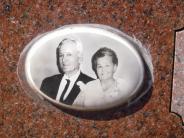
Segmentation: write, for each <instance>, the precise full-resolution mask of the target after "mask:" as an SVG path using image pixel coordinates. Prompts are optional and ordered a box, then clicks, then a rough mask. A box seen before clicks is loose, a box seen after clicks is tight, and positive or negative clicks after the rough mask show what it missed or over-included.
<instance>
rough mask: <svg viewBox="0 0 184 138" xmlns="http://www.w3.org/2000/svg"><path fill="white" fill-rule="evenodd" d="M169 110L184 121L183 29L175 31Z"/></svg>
mask: <svg viewBox="0 0 184 138" xmlns="http://www.w3.org/2000/svg"><path fill="white" fill-rule="evenodd" d="M171 111H172V112H174V113H176V114H178V115H179V116H181V117H182V120H183V123H184V29H181V30H178V31H176V38H175V58H174V74H173V87H172V101H171Z"/></svg>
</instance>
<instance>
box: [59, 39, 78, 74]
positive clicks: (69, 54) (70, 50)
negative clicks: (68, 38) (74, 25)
mask: <svg viewBox="0 0 184 138" xmlns="http://www.w3.org/2000/svg"><path fill="white" fill-rule="evenodd" d="M59 63H60V66H61V68H62V70H63V72H64V73H65V74H68V75H72V74H75V72H77V71H78V70H79V66H80V57H79V52H78V51H77V48H76V46H75V44H74V43H72V42H68V43H64V44H63V45H62V47H61V48H60V50H59Z"/></svg>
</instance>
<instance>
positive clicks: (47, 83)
mask: <svg viewBox="0 0 184 138" xmlns="http://www.w3.org/2000/svg"><path fill="white" fill-rule="evenodd" d="M63 75H64V74H58V75H54V76H51V77H48V78H45V79H44V80H43V81H42V84H41V88H40V90H41V91H42V92H44V93H45V94H46V95H47V96H49V97H51V98H53V99H56V96H57V93H58V90H59V85H60V82H61V80H62V78H63ZM92 80H94V79H93V78H91V77H89V76H87V75H85V74H83V73H82V72H81V73H80V75H79V77H78V78H77V80H76V82H75V83H74V86H73V88H72V90H71V91H70V93H69V95H68V96H67V98H66V99H65V100H64V101H60V102H62V103H65V104H68V105H72V104H73V102H74V100H75V99H76V97H77V95H78V94H79V93H80V88H79V86H78V85H77V84H76V83H77V82H78V81H82V82H83V83H85V84H86V83H87V82H89V81H92Z"/></svg>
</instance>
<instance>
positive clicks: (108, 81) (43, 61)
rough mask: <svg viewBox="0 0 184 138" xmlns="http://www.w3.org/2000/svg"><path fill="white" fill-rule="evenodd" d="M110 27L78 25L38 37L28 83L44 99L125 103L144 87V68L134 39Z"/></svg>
mask: <svg viewBox="0 0 184 138" xmlns="http://www.w3.org/2000/svg"><path fill="white" fill-rule="evenodd" d="M110 29H111V28H110ZM110 29H109V28H107V29H104V28H103V27H102V28H99V27H94V26H92V25H91V26H90V25H89V26H80V25H76V26H69V27H64V28H60V29H56V30H55V31H51V32H49V33H46V34H44V35H42V36H41V37H39V38H38V39H36V41H35V42H33V43H32V44H31V48H29V50H28V52H27V56H26V66H25V71H26V76H27V80H28V82H29V84H30V86H31V87H34V89H36V90H37V92H38V93H39V94H41V96H43V97H44V99H46V100H49V101H50V102H54V103H57V104H61V106H62V105H64V106H65V105H66V106H69V107H72V108H76V109H92V110H93V109H103V108H109V107H113V106H116V105H119V104H121V103H123V102H127V101H128V99H129V98H131V97H132V96H133V95H134V94H135V93H136V92H137V91H138V89H139V88H140V87H141V86H142V83H143V78H144V67H143V63H142V60H141V57H140V55H139V52H138V51H137V50H136V48H134V46H133V44H132V43H131V41H129V40H127V38H126V37H122V36H120V35H118V33H117V34H115V33H114V32H113V31H109V30H110Z"/></svg>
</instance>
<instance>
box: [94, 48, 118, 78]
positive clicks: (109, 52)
mask: <svg viewBox="0 0 184 138" xmlns="http://www.w3.org/2000/svg"><path fill="white" fill-rule="evenodd" d="M104 56H110V57H112V63H113V64H114V65H118V58H117V55H116V53H115V52H114V51H113V50H112V49H110V48H107V47H103V48H100V49H99V50H97V51H96V53H95V54H94V55H93V56H92V59H91V62H92V69H93V71H94V72H95V73H96V75H97V72H96V70H97V60H98V58H101V57H104Z"/></svg>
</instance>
